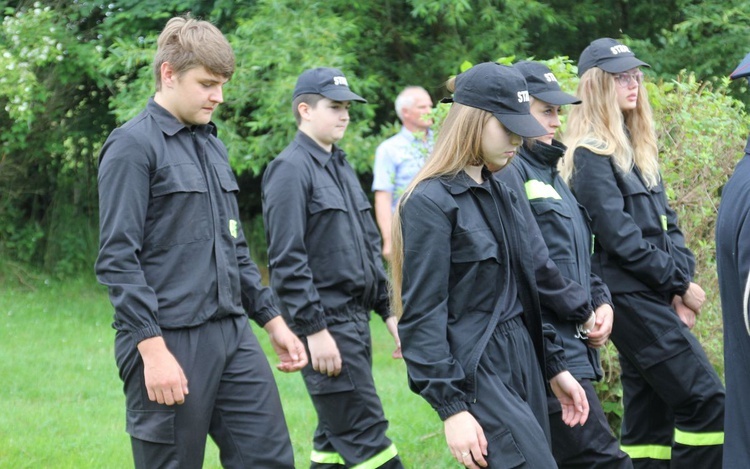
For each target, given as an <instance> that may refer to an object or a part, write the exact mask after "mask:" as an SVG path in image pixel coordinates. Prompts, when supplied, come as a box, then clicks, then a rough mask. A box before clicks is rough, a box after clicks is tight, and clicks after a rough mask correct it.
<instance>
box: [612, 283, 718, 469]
mask: <svg viewBox="0 0 750 469" xmlns="http://www.w3.org/2000/svg"><path fill="white" fill-rule="evenodd" d="M612 299H613V301H614V304H615V311H616V317H615V322H614V327H613V330H612V336H611V337H612V341H613V342H614V344H615V346H616V347H617V349H618V351H619V352H620V367H621V370H622V374H621V381H622V388H623V406H624V415H623V422H622V434H621V443H622V449H623V450H624V451H625V452H626V453H628V454H629V455H630V457H631V458H632V460H633V466H634V467H636V468H670V467H671V468H675V469H676V468H692V467H695V468H698V467H699V468H701V469H713V468H717V469H718V468H720V467H721V464H722V446H723V441H724V386H723V385H722V383H721V380H720V379H719V376H718V375H717V373H716V371H715V370H714V369H713V367H712V366H711V363H710V362H709V361H708V357H706V354H705V352H704V351H703V348H702V347H701V344H700V343H699V342H698V340H697V339H696V338H695V336H694V335H693V334H692V333H691V332H690V330H689V329H688V328H687V326H685V325H684V324H683V322H682V321H681V320H680V319H679V317H678V316H677V314H676V313H675V311H674V309H673V308H672V307H671V305H670V302H669V299H668V298H666V297H664V296H662V295H660V294H657V293H654V292H636V293H627V294H622V293H621V294H616V295H613V296H612Z"/></svg>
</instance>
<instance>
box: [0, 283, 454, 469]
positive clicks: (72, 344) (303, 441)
mask: <svg viewBox="0 0 750 469" xmlns="http://www.w3.org/2000/svg"><path fill="white" fill-rule="evenodd" d="M111 322H112V307H111V306H110V304H109V300H108V298H107V294H106V290H105V289H104V288H103V287H101V286H99V285H97V284H96V283H95V281H94V280H93V279H85V280H74V281H69V282H63V283H61V282H57V281H50V282H40V283H39V284H38V285H35V286H33V287H23V288H22V287H7V286H2V287H0V382H1V383H2V384H0V468H13V469H20V468H41V467H44V468H47V467H49V468H126V467H132V465H133V464H132V459H131V455H130V442H129V438H128V436H127V434H126V433H125V417H124V412H125V404H124V401H125V400H124V396H123V393H122V387H121V382H120V380H119V378H118V376H117V369H116V367H115V363H114V357H113V350H112V349H113V339H114V330H113V329H112V328H111V327H110V324H111ZM255 330H256V333H258V336H259V338H260V339H261V342H262V343H263V346H264V348H265V349H266V352H267V354H268V356H269V358H270V361H271V363H272V364H275V363H276V361H275V355H273V352H271V351H270V348H269V347H268V343H267V341H266V335H265V333H264V332H263V331H262V329H259V328H257V327H256V328H255ZM372 332H373V346H374V349H375V356H374V367H373V369H374V374H375V381H376V384H377V387H378V391H379V394H380V397H381V399H382V401H383V406H384V407H385V412H386V416H387V417H388V419H389V420H390V422H391V426H390V429H389V432H388V434H389V436H390V437H391V439H392V440H393V441H394V442H395V443H396V445H397V447H398V449H399V452H400V454H401V458H402V460H403V462H404V465H405V466H406V467H412V468H427V467H429V468H438V469H439V468H448V467H456V464H455V462H453V460H452V458H451V457H450V454H449V452H448V449H447V447H446V445H445V439H444V437H443V431H442V423H441V422H440V420H439V419H438V417H437V415H436V414H435V412H434V411H433V410H432V409H431V408H430V406H429V405H428V404H427V403H426V402H425V401H424V400H423V399H422V398H420V397H419V396H417V395H415V394H413V393H412V392H411V391H409V389H408V386H407V383H406V371H405V367H404V364H403V362H402V361H396V360H393V359H392V358H391V357H390V353H391V351H392V349H393V343H392V341H391V339H390V336H389V335H388V333H387V331H386V329H385V326H384V325H383V323H382V321H381V320H380V319H379V318H377V317H376V318H374V319H373V321H372ZM276 379H277V384H278V386H279V390H280V392H281V397H282V401H283V403H284V410H285V413H286V419H287V424H288V426H289V430H290V433H291V438H292V442H293V444H294V453H295V459H296V461H297V467H300V468H303V467H309V454H310V449H311V444H310V439H311V436H312V432H313V429H314V427H315V421H316V418H315V411H314V409H313V407H312V404H311V402H310V399H309V397H308V395H307V392H306V391H305V387H304V384H303V382H302V378H301V376H299V375H298V374H293V375H286V374H283V373H278V372H277V375H276ZM259 450H261V451H262V449H259ZM204 467H206V468H219V467H221V466H220V464H219V457H218V450H217V449H216V447H215V446H214V444H213V443H212V442H210V441H209V444H208V447H207V450H206V457H205V462H204Z"/></svg>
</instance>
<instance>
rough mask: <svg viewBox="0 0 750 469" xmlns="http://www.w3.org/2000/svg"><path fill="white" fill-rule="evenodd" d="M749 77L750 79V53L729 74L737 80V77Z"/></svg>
mask: <svg viewBox="0 0 750 469" xmlns="http://www.w3.org/2000/svg"><path fill="white" fill-rule="evenodd" d="M742 77H747V79H748V80H749V81H750V54H747V55H746V56H745V58H744V59H742V62H740V64H739V65H737V68H735V69H734V71H733V72H732V73H731V74H730V75H729V78H731V79H732V80H736V79H737V78H742Z"/></svg>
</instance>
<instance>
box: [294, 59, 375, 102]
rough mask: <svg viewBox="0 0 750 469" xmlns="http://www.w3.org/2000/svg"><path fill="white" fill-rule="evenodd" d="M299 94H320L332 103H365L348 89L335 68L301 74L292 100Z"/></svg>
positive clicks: (342, 76) (311, 70)
mask: <svg viewBox="0 0 750 469" xmlns="http://www.w3.org/2000/svg"><path fill="white" fill-rule="evenodd" d="M301 94H320V95H323V96H325V97H326V98H328V99H331V100H333V101H359V102H361V103H366V102H367V100H365V98H363V97H362V96H360V95H358V94H355V93H354V92H353V91H352V90H350V89H349V82H347V81H346V77H345V76H344V74H343V73H342V72H341V70H339V69H337V68H327V67H318V68H311V69H309V70H305V71H304V72H302V74H301V75H300V76H299V78H297V84H296V85H295V86H294V95H293V96H292V99H295V98H297V96H299V95H301Z"/></svg>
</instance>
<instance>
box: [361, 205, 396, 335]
mask: <svg viewBox="0 0 750 469" xmlns="http://www.w3.org/2000/svg"><path fill="white" fill-rule="evenodd" d="M362 197H364V198H365V199H367V196H366V195H365V194H364V192H363V193H362ZM363 216H366V217H367V218H366V219H365V220H363V225H364V229H363V231H364V235H365V236H366V237H367V239H366V243H367V252H368V254H369V258H370V261H371V262H372V263H373V264H374V265H375V279H376V280H377V282H378V286H377V288H376V291H375V301H374V304H373V307H372V309H374V310H375V313H377V314H378V316H380V317H381V318H382V319H383V321H385V320H386V319H388V318H389V317H390V316H392V313H391V300H390V294H389V292H388V276H387V275H386V273H385V267H384V266H383V256H382V254H381V251H380V246H381V244H382V241H381V239H380V231H379V230H378V227H377V225H376V224H375V219H374V218H373V212H372V209H371V210H370V212H369V214H367V215H363Z"/></svg>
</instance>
